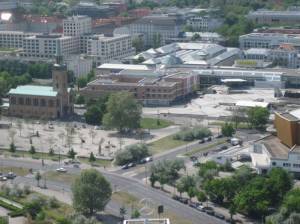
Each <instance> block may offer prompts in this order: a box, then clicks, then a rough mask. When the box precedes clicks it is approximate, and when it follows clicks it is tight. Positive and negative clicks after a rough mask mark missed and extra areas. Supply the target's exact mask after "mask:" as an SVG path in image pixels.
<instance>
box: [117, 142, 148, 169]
mask: <svg viewBox="0 0 300 224" xmlns="http://www.w3.org/2000/svg"><path fill="white" fill-rule="evenodd" d="M149 155H150V153H149V150H148V146H147V145H145V144H135V145H131V146H127V147H126V148H125V149H124V150H123V151H121V152H119V153H117V155H116V164H117V165H120V166H122V165H125V164H127V163H131V162H139V161H140V160H141V159H143V158H145V157H147V156H149Z"/></svg>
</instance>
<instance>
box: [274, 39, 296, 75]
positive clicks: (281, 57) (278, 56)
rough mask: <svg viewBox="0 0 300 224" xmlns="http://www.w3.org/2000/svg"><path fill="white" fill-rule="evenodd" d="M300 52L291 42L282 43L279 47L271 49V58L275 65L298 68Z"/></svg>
mask: <svg viewBox="0 0 300 224" xmlns="http://www.w3.org/2000/svg"><path fill="white" fill-rule="evenodd" d="M298 54H299V52H298V51H297V50H296V49H295V48H294V46H293V45H291V44H281V45H280V46H279V47H278V48H276V49H273V50H271V55H270V59H271V60H272V61H273V62H274V64H275V65H279V66H282V67H286V68H292V69H296V68H299V66H300V58H299V57H298Z"/></svg>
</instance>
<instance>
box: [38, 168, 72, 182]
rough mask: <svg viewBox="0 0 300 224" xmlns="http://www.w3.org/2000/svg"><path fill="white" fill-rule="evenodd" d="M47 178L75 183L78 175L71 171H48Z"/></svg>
mask: <svg viewBox="0 0 300 224" xmlns="http://www.w3.org/2000/svg"><path fill="white" fill-rule="evenodd" d="M44 176H45V177H46V178H47V180H52V181H57V182H65V183H73V182H74V180H75V179H76V177H78V175H76V174H69V173H58V172H56V171H48V172H46V173H45V174H44Z"/></svg>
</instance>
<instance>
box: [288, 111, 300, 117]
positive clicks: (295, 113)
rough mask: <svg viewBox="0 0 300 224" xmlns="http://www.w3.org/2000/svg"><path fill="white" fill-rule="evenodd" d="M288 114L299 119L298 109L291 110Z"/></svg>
mask: <svg viewBox="0 0 300 224" xmlns="http://www.w3.org/2000/svg"><path fill="white" fill-rule="evenodd" d="M290 114H291V115H293V116H294V117H296V118H298V119H300V109H297V110H293V111H291V112H290Z"/></svg>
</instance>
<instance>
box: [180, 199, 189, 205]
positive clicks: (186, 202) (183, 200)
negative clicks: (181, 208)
mask: <svg viewBox="0 0 300 224" xmlns="http://www.w3.org/2000/svg"><path fill="white" fill-rule="evenodd" d="M179 201H180V202H181V203H183V204H186V205H187V204H188V202H189V200H188V199H187V198H180V199H179Z"/></svg>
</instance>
